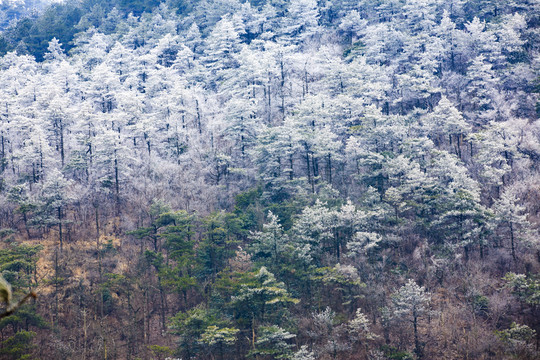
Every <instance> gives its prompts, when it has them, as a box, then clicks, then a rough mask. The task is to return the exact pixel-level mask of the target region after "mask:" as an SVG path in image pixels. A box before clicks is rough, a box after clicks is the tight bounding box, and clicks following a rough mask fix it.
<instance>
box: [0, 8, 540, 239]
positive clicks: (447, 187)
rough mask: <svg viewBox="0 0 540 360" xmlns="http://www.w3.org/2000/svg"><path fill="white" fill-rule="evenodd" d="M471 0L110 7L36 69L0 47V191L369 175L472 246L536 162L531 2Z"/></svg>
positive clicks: (225, 197) (353, 192) (228, 185)
mask: <svg viewBox="0 0 540 360" xmlns="http://www.w3.org/2000/svg"><path fill="white" fill-rule="evenodd" d="M205 6H208V7H205ZM467 6H469V7H470V6H472V5H471V4H469V3H467V2H465V3H464V2H460V1H453V2H441V1H410V2H407V3H406V4H404V3H403V2H400V1H393V2H385V3H384V4H380V5H378V4H376V3H374V2H373V3H372V2H369V1H365V2H364V1H361V2H359V3H357V4H355V3H349V2H343V3H341V2H340V3H339V4H334V5H330V4H328V5H327V7H320V6H319V5H318V4H317V3H316V2H315V1H308V0H298V1H292V2H291V3H290V4H266V5H265V6H261V7H259V8H256V7H253V6H251V5H249V3H244V4H241V3H239V2H235V1H230V2H227V3H224V2H216V3H213V2H212V3H210V2H204V3H203V4H202V8H201V9H200V10H198V11H195V12H194V13H192V14H191V15H190V16H188V17H184V18H178V17H177V16H176V15H175V14H173V13H172V12H170V11H168V9H167V8H166V7H165V6H161V7H159V8H158V9H157V10H156V11H155V12H154V13H153V14H146V15H143V16H142V17H141V18H135V17H128V18H127V19H122V17H121V16H120V14H119V13H118V12H116V11H113V12H111V13H110V14H109V15H108V16H107V18H105V19H104V20H103V22H102V24H101V26H100V28H98V29H96V28H90V30H88V31H86V32H84V33H81V34H80V35H79V36H78V37H77V39H76V45H77V46H76V48H75V49H73V51H72V52H71V54H70V55H69V56H68V55H66V54H64V52H63V50H62V47H61V44H59V43H58V41H56V40H54V39H53V40H52V41H51V42H50V45H49V52H48V53H47V54H46V56H45V57H46V60H45V61H44V62H43V63H36V62H35V61H34V60H33V59H32V58H31V57H28V56H24V55H22V56H19V55H16V54H15V53H9V54H8V55H6V56H5V57H4V58H3V59H2V60H1V73H0V77H1V82H0V83H1V89H0V91H1V96H0V99H1V100H0V102H1V104H0V105H1V106H0V108H1V134H0V136H1V139H0V140H1V145H0V158H1V174H2V175H1V176H2V189H3V192H2V197H3V200H2V201H3V203H4V204H6V203H10V202H11V203H12V202H13V201H12V200H13V199H14V198H19V202H21V201H26V202H35V203H36V204H37V203H40V202H41V203H43V202H44V201H46V200H45V199H44V197H46V196H47V194H46V193H45V191H44V189H46V188H47V186H50V184H49V183H48V182H51V181H56V182H60V183H62V184H61V187H63V188H65V190H64V191H62V192H61V194H59V196H60V197H61V198H62V200H61V202H63V203H65V204H64V205H65V206H68V205H70V204H75V203H79V202H81V201H83V202H84V201H86V202H88V201H89V200H92V201H94V202H96V201H98V199H107V200H108V201H109V202H110V204H114V207H115V208H116V212H117V213H120V211H121V210H122V208H123V207H126V206H127V205H128V204H129V205H130V206H132V205H134V203H137V202H143V203H142V204H140V205H142V208H145V207H147V205H148V204H149V203H150V202H151V199H155V198H167V199H172V202H173V204H172V205H173V206H175V207H181V208H188V209H189V208H195V209H197V210H202V211H209V210H213V209H215V208H217V207H222V206H226V205H227V204H229V203H230V196H231V194H234V193H235V192H237V191H238V190H241V189H245V188H247V187H248V186H251V185H253V184H254V183H255V181H256V180H257V179H260V180H262V181H263V182H264V186H265V189H266V190H267V191H268V192H269V194H270V195H271V196H274V197H279V196H282V197H286V196H290V195H291V194H292V193H294V192H295V191H297V189H299V188H301V189H305V190H306V191H310V192H317V191H318V188H319V187H320V186H325V185H326V184H328V185H331V186H333V187H335V188H336V189H338V190H340V191H341V192H342V194H344V195H346V196H348V197H351V198H353V199H355V198H356V199H357V198H358V197H359V196H361V194H362V193H363V192H364V191H365V190H366V189H369V188H374V189H376V190H377V191H378V193H379V195H380V197H381V199H382V200H383V202H384V203H385V204H387V205H389V206H391V207H393V209H394V216H395V217H396V219H399V218H401V217H408V218H411V217H412V218H421V219H422V221H423V222H426V221H425V218H428V220H427V222H428V223H429V224H431V225H432V226H427V227H425V226H424V229H423V230H425V231H428V232H429V231H430V229H431V227H437V228H440V227H442V228H443V229H445V230H444V231H445V233H444V236H442V237H443V238H446V235H447V236H451V237H452V236H453V237H457V238H459V239H458V240H459V241H462V242H470V241H472V238H475V239H477V240H478V239H479V238H480V237H479V236H477V234H476V232H478V231H481V230H479V229H478V224H480V223H482V222H483V220H479V218H482V219H483V218H485V217H486V216H487V215H486V211H487V210H488V208H489V207H491V206H492V205H493V202H494V201H496V200H497V199H498V198H499V197H501V195H502V194H506V193H507V192H511V191H514V192H516V191H517V190H515V189H514V188H512V187H511V186H510V185H512V183H514V182H516V180H519V181H520V182H522V183H525V184H527V182H531V181H533V180H532V179H533V177H532V176H534V169H535V168H536V167H537V165H538V156H539V155H540V149H539V145H538V137H537V136H538V131H539V130H538V124H537V123H536V122H534V121H532V119H535V118H536V112H535V105H536V103H535V102H536V96H534V94H531V90H532V89H533V88H534V81H535V69H536V61H537V48H536V43H535V39H536V36H537V34H536V32H535V29H531V27H530V26H528V25H527V21H528V18H527V16H529V17H530V18H529V21H533V20H534V19H535V16H536V15H537V14H536V13H535V12H534V11H538V9H537V8H535V7H532V5H530V7H529V8H527V3H526V2H523V3H521V2H516V3H511V4H506V5H504V4H498V5H493V6H496V9H495V10H493V11H498V14H491V13H488V14H487V15H486V17H487V16H488V15H490V14H491V15H492V16H493V15H496V16H497V20H498V21H496V22H495V21H493V22H488V23H486V21H485V20H480V19H479V18H478V17H474V18H472V19H467V18H466V15H467V13H466V10H467ZM489 9H491V7H490V8H489ZM487 11H488V10H486V12H487ZM83 20H84V19H83ZM201 29H203V30H201ZM105 34H108V35H105ZM531 170H533V171H532V173H531ZM525 187H527V186H525ZM506 189H509V190H508V191H507V190H506ZM522 191H524V190H523V189H522ZM10 192H11V194H12V195H11V196H10V195H9V194H10ZM13 192H17V193H18V195H17V196H13ZM48 193H50V192H48ZM434 194H436V195H437V196H434ZM456 194H458V195H460V196H457V195H456ZM481 195H483V199H482V200H480V197H481ZM519 195H520V194H506V195H505V196H506V197H509V198H511V197H514V200H515V196H519ZM10 199H11V200H10ZM21 199H22V200H21ZM144 202H146V203H144ZM510 202H512V201H510ZM19 205H20V203H19ZM111 206H113V205H111ZM4 208H5V209H6V210H4V211H3V213H2V214H1V220H2V221H3V222H6V221H8V218H9V217H10V214H11V211H12V210H11V208H10V207H4ZM56 217H57V218H58V217H60V218H61V217H62V215H61V214H60V215H57V216H56ZM457 218H459V221H456V219H457ZM57 220H58V219H57ZM456 224H458V225H456ZM456 226H458V227H459V228H460V231H456V229H455V228H454V227H456ZM437 232H438V233H440V230H439V229H437ZM478 241H480V240H478Z"/></svg>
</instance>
